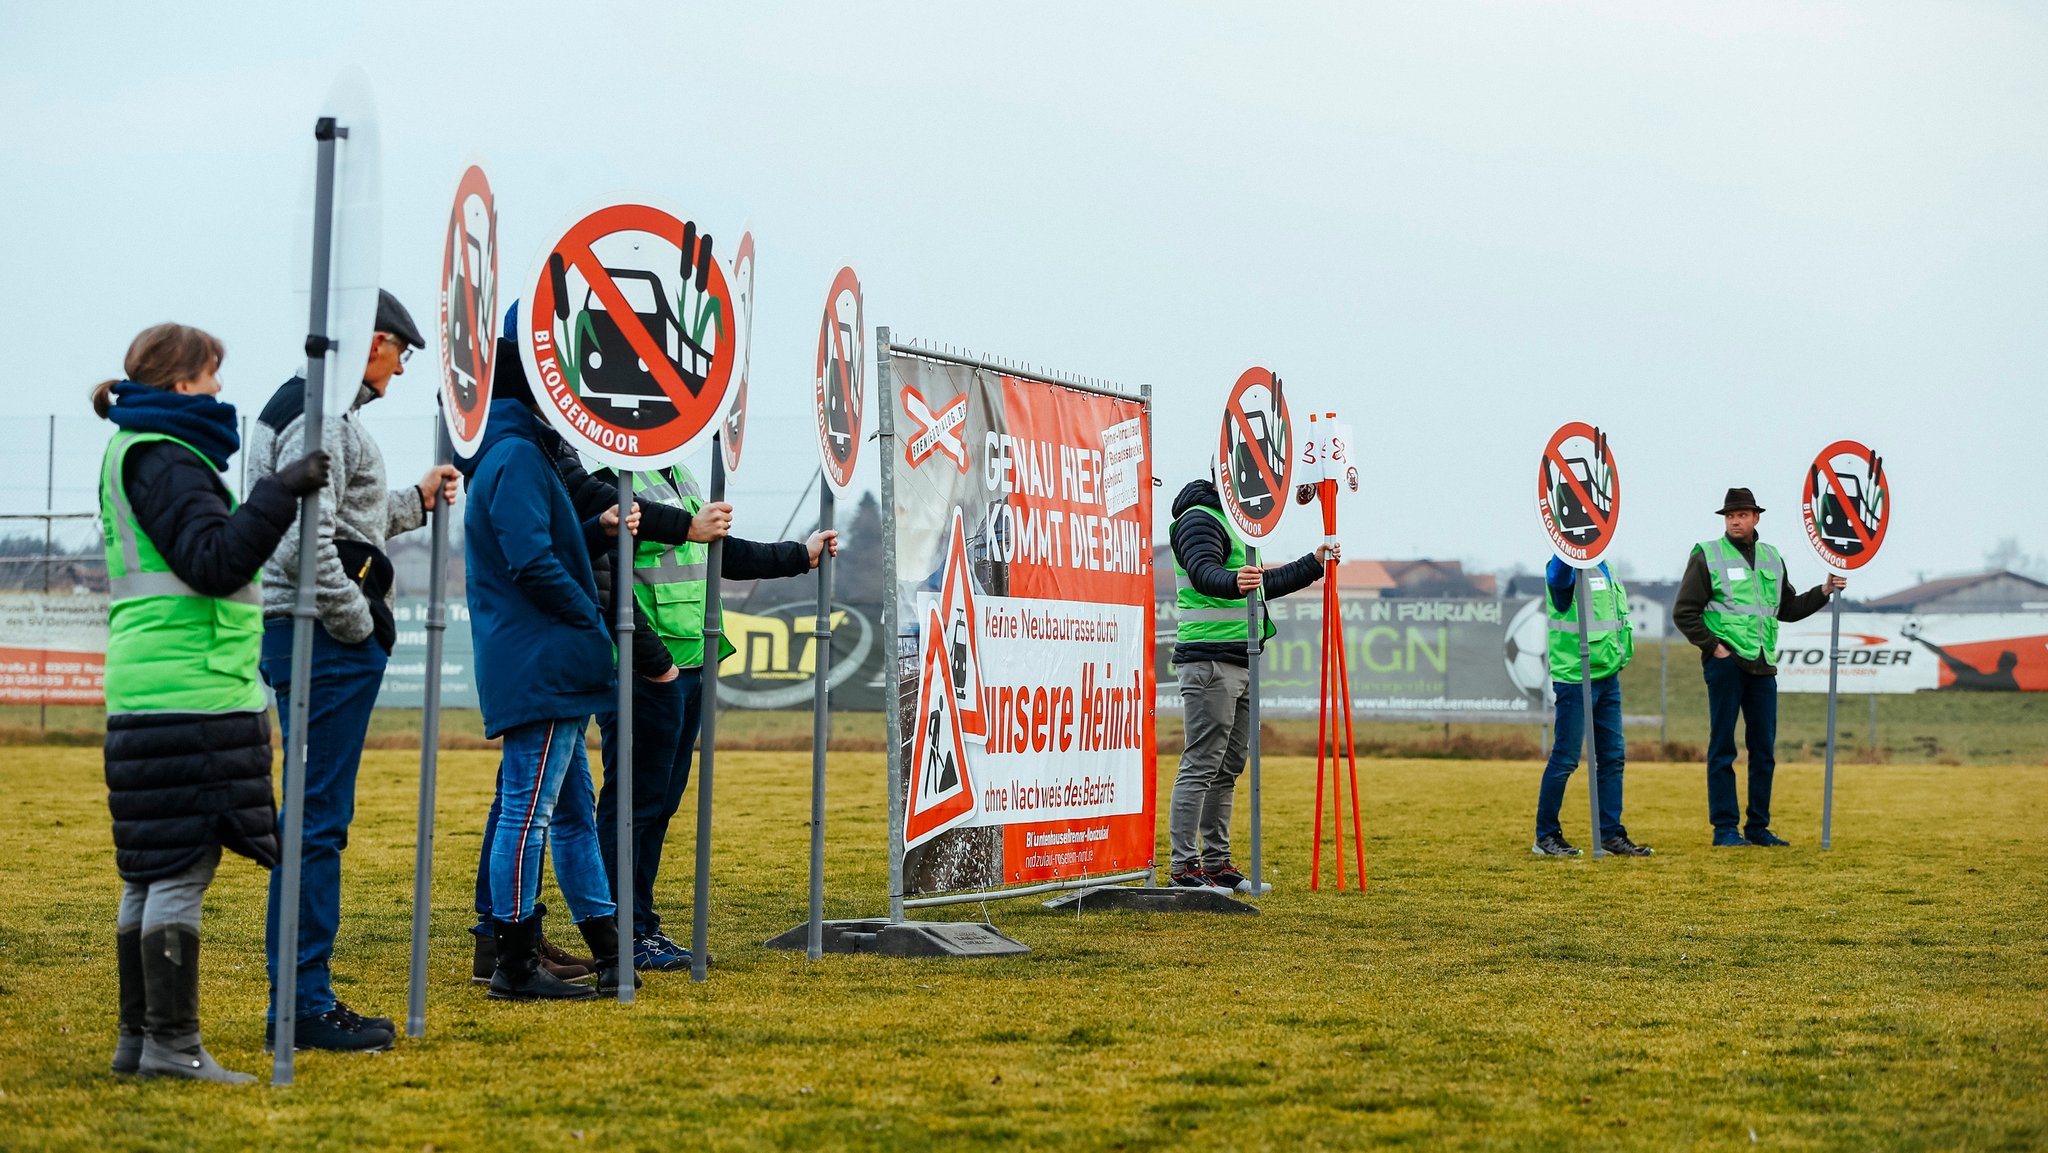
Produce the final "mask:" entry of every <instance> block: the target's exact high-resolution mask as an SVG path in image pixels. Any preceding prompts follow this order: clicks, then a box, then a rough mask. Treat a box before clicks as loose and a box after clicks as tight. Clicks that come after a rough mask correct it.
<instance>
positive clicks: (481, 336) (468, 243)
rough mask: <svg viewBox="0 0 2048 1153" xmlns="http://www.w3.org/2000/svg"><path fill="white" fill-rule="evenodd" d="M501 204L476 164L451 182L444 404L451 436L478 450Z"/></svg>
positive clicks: (487, 390) (491, 353)
mask: <svg viewBox="0 0 2048 1153" xmlns="http://www.w3.org/2000/svg"><path fill="white" fill-rule="evenodd" d="M497 315H498V204H497V201H496V200H495V199H493V198H492V196H491V182H490V180H489V178H487V177H486V176H485V175H484V170H483V168H482V166H481V165H476V164H472V165H470V166H469V167H468V168H467V169H466V170H464V172H463V173H462V179H461V180H460V181H458V182H457V183H456V185H455V206H454V207H453V208H452V209H450V210H449V213H448V235H447V238H446V241H445V243H444V244H443V245H442V248H441V411H442V414H443V415H444V417H445V418H446V420H447V421H448V439H449V440H450V441H452V442H453V443H454V445H455V451H457V452H458V453H461V454H462V455H463V456H472V455H475V453H476V450H477V448H478V447H479V446H481V445H482V443H483V439H484V422H485V420H486V418H487V417H489V415H490V407H491V372H492V369H493V367H494V365H495V363H496V361H497V352H498V339H497V320H496V318H497Z"/></svg>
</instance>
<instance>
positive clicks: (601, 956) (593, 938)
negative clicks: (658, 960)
mask: <svg viewBox="0 0 2048 1153" xmlns="http://www.w3.org/2000/svg"><path fill="white" fill-rule="evenodd" d="M576 928H577V929H578V930H580V931H581V932H582V933H583V943H584V944H585V945H588V946H590V960H591V963H592V964H594V965H596V966H597V991H598V992H600V993H606V994H616V993H618V991H619V974H620V972H621V967H620V965H619V921H618V918H616V917H610V916H606V917H591V918H590V919H588V920H584V921H578V922H576ZM623 971H624V972H628V973H631V972H632V970H631V969H630V968H627V969H624V970H623ZM640 984H641V982H640V974H638V973H633V987H634V988H635V989H638V988H639V987H640Z"/></svg>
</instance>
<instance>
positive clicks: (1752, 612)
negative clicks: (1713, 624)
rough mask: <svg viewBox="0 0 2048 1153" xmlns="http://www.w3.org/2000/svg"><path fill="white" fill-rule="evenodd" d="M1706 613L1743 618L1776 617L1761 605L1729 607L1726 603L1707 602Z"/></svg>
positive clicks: (1771, 611) (1773, 612)
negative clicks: (1729, 614) (1731, 614)
mask: <svg viewBox="0 0 2048 1153" xmlns="http://www.w3.org/2000/svg"><path fill="white" fill-rule="evenodd" d="M1706 611H1707V612H1710V613H1733V614H1734V615H1736V616H1745V617H1767V616H1775V615H1776V610H1774V609H1769V608H1765V607H1764V606H1763V605H1731V604H1729V603H1728V602H1726V601H1708V602H1707V607H1706Z"/></svg>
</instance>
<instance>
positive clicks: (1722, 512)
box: [1714, 488, 1764, 516]
mask: <svg viewBox="0 0 2048 1153" xmlns="http://www.w3.org/2000/svg"><path fill="white" fill-rule="evenodd" d="M1762 511H1764V506H1762V505H1760V504H1758V503H1757V502H1756V496H1755V494H1753V493H1751V492H1750V491H1749V490H1748V489H1746V488H1731V489H1729V490H1728V495H1727V496H1725V497H1722V498H1721V507H1720V508H1717V509H1715V510H1714V515H1715V516H1727V515H1728V514H1729V513H1731V512H1759V513H1760V512H1762Z"/></svg>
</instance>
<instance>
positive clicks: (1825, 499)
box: [1799, 440, 1892, 570]
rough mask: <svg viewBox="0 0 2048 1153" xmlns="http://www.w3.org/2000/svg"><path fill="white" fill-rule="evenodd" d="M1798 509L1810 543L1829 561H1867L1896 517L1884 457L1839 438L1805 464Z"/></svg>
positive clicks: (1844, 565) (1845, 564)
mask: <svg viewBox="0 0 2048 1153" xmlns="http://www.w3.org/2000/svg"><path fill="white" fill-rule="evenodd" d="M1844 460H1847V461H1848V462H1850V463H1849V464H1848V471H1846V472H1845V471H1843V470H1842V467H1841V466H1842V462H1843V461H1844ZM1859 466H1860V467H1861V470H1862V471H1861V475H1858V472H1857V469H1858V467H1859ZM1799 513H1800V516H1801V518H1802V519H1803V520H1804V521H1805V522H1806V540H1807V543H1808V544H1811V545H1812V546H1813V550H1814V551H1815V552H1817V553H1819V554H1820V559H1821V560H1822V561H1824V562H1826V563H1827V564H1828V566H1829V567H1831V568H1838V569H1843V570H1847V569H1857V568H1862V567H1863V566H1864V565H1867V564H1869V563H1870V562H1871V561H1872V560H1873V559H1874V558H1875V557H1876V556H1877V549H1878V546H1879V545H1881V544H1883V543H1884V534H1885V530H1886V529H1888V528H1890V527H1891V521H1892V501H1891V484H1890V482H1889V481H1888V480H1887V479H1886V478H1885V475H1884V458H1883V457H1881V456H1879V455H1877V453H1876V451H1875V450H1873V449H1870V448H1867V447H1865V446H1864V445H1862V444H1860V443H1858V442H1856V441H1853V440H1838V441H1836V442H1835V443H1833V444H1831V445H1829V446H1827V447H1826V448H1824V449H1822V450H1821V452H1820V455H1819V456H1817V457H1814V458H1813V464H1812V465H1811V466H1810V467H1808V468H1807V470H1806V487H1805V489H1804V490H1803V491H1802V493H1801V494H1800V497H1799Z"/></svg>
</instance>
